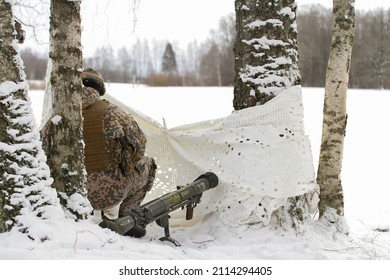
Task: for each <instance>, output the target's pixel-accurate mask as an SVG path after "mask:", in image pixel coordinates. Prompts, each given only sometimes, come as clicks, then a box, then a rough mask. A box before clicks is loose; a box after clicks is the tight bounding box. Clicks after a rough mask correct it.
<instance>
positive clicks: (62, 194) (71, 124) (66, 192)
mask: <svg viewBox="0 0 390 280" xmlns="http://www.w3.org/2000/svg"><path fill="white" fill-rule="evenodd" d="M80 25H81V19H80V1H66V0H52V1H51V6H50V53H49V67H48V70H49V74H50V79H49V81H50V84H49V86H48V88H47V93H46V95H47V96H49V98H50V99H51V104H52V111H51V117H50V120H49V122H48V123H47V125H46V128H45V130H44V133H45V135H44V138H46V140H45V150H46V153H47V155H48V164H49V166H50V170H51V175H52V177H53V179H54V182H53V186H54V187H55V188H56V189H57V191H58V193H59V198H60V201H61V204H62V205H63V206H65V208H66V209H67V210H68V211H69V213H70V214H72V215H73V217H74V218H75V219H80V218H84V217H86V215H87V214H88V213H89V212H90V211H91V207H90V204H89V202H88V200H87V198H86V188H85V183H86V176H85V166H84V148H83V142H82V127H83V126H82V114H81V92H82V85H81V79H80V74H81V71H82V51H81V27H80Z"/></svg>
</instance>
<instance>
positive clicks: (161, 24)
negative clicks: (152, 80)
mask: <svg viewBox="0 0 390 280" xmlns="http://www.w3.org/2000/svg"><path fill="white" fill-rule="evenodd" d="M134 3H138V5H136V8H135V9H134ZM297 3H298V8H299V6H301V5H304V4H310V3H321V4H322V5H324V6H326V7H331V6H332V0H322V1H320V0H297ZM355 3H356V5H355V6H356V9H364V10H368V9H374V8H377V7H385V8H388V7H389V6H390V1H384V0H355ZM81 5H82V8H81V10H82V11H81V13H82V25H83V34H82V44H83V47H84V55H85V56H87V57H88V56H91V55H92V54H93V52H94V51H95V49H96V48H97V47H99V46H102V45H111V46H113V47H114V48H120V47H122V46H126V45H131V44H132V43H133V42H134V41H135V40H136V38H138V37H141V38H148V39H153V38H155V39H157V40H169V41H177V42H179V43H180V45H181V46H182V47H183V48H184V47H186V45H187V44H188V43H189V42H191V41H193V40H195V39H196V40H198V41H200V42H201V41H203V40H204V39H205V38H207V36H208V35H209V32H210V30H211V29H217V28H218V22H219V20H220V18H221V17H223V16H225V15H228V14H229V13H234V0H131V1H129V0H127V1H124V0H99V1H96V0H82V4H81ZM30 41H32V39H30ZM42 41H46V42H48V39H45V38H44V39H42ZM30 44H32V43H30V42H27V45H30ZM43 47H46V48H47V45H46V46H43Z"/></svg>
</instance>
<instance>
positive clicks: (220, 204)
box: [106, 86, 316, 225]
mask: <svg viewBox="0 0 390 280" xmlns="http://www.w3.org/2000/svg"><path fill="white" fill-rule="evenodd" d="M106 98H107V99H108V100H110V101H111V102H114V103H117V104H118V105H120V106H121V107H123V108H125V109H126V110H127V111H128V112H129V113H130V114H132V115H133V116H134V118H135V119H136V121H137V122H138V124H139V126H140V127H141V129H142V130H143V131H144V133H145V134H146V136H147V139H148V144H147V151H146V152H147V154H148V156H151V157H153V158H154V159H155V160H156V163H157V165H158V171H157V177H156V180H155V184H154V187H153V189H152V191H151V192H150V193H149V194H148V196H147V197H146V200H150V199H152V198H155V197H157V196H159V195H162V194H165V193H167V192H169V191H172V190H175V189H176V186H177V185H185V184H187V183H189V182H192V181H193V180H195V179H196V178H197V177H198V176H199V175H201V174H203V173H205V172H208V171H211V172H214V173H215V174H217V175H218V178H219V185H218V187H217V188H215V189H213V190H209V191H207V193H206V194H204V196H203V197H202V203H201V204H200V205H199V206H198V209H199V210H197V217H199V218H200V217H202V216H204V215H207V214H208V213H211V212H217V213H218V214H219V216H220V218H221V219H222V220H223V221H225V222H227V223H229V224H231V225H240V224H268V223H269V220H270V218H271V213H272V212H273V211H274V210H275V209H277V208H279V207H280V206H282V205H284V204H285V202H286V200H287V198H288V197H292V196H298V195H302V194H304V193H307V192H309V191H312V190H313V189H314V188H315V187H316V184H315V183H314V182H315V180H314V168H313V160H312V154H311V148H310V141H309V139H308V137H307V136H306V135H305V129H304V122H303V105H302V94H301V87H300V86H295V87H291V88H289V89H287V90H285V91H284V92H282V93H280V94H278V95H277V96H276V97H275V98H273V99H272V100H271V101H269V102H268V103H266V104H265V105H261V106H255V107H251V108H248V109H244V110H240V111H235V112H233V113H232V114H231V115H229V116H227V117H226V118H221V119H216V120H211V121H203V122H199V123H195V124H190V125H184V126H180V127H176V128H172V129H165V128H163V127H162V126H161V125H160V124H159V123H158V122H156V121H154V120H152V119H151V118H149V117H147V116H145V115H143V114H142V113H140V112H138V111H136V110H134V109H133V108H130V107H128V106H126V105H124V104H122V103H121V102H119V101H118V100H115V99H114V98H113V97H110V96H107V97H106Z"/></svg>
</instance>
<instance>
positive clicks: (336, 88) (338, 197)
mask: <svg viewBox="0 0 390 280" xmlns="http://www.w3.org/2000/svg"><path fill="white" fill-rule="evenodd" d="M354 2H355V1H354V0H333V17H332V22H333V24H332V42H331V48H330V54H329V61H328V68H327V74H326V86H325V100H324V109H323V110H324V111H323V127H322V139H321V151H320V158H319V166H318V172H317V183H318V184H319V185H320V204H319V210H320V216H323V215H324V213H325V212H326V209H327V208H332V209H335V210H336V211H337V214H338V215H341V216H342V215H344V198H343V190H342V184H341V178H340V174H341V167H342V159H343V149H344V136H345V129H346V125H347V113H346V103H347V102H346V101H347V89H348V80H349V70H350V66H351V53H352V43H353V37H354V28H355V8H354Z"/></svg>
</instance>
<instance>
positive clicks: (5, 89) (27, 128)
mask: <svg viewBox="0 0 390 280" xmlns="http://www.w3.org/2000/svg"><path fill="white" fill-rule="evenodd" d="M15 29H16V28H15V21H14V18H13V14H12V5H11V4H10V3H9V2H8V1H3V0H0V232H4V231H7V230H10V229H11V228H13V227H14V226H15V225H17V226H19V227H20V229H21V230H22V231H23V232H28V231H29V229H28V228H27V226H25V225H24V224H23V221H24V220H29V221H30V219H24V220H23V219H19V217H20V216H27V215H30V216H35V217H43V218H42V219H47V218H48V217H47V215H48V214H46V210H47V209H48V207H49V206H58V200H57V198H56V194H55V191H54V190H53V189H51V187H50V184H51V178H50V172H49V169H48V166H47V165H46V163H45V158H44V153H43V150H42V145H41V142H40V141H39V133H38V129H37V128H36V124H35V120H34V115H33V112H32V108H31V103H30V102H29V99H28V95H27V89H28V84H27V80H26V76H25V73H24V71H23V70H22V66H23V62H22V60H21V58H20V55H19V47H18V46H17V40H16V38H15V34H16V32H15V31H16V30H15ZM16 37H17V36H16ZM51 214H53V215H54V212H53V211H51Z"/></svg>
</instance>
